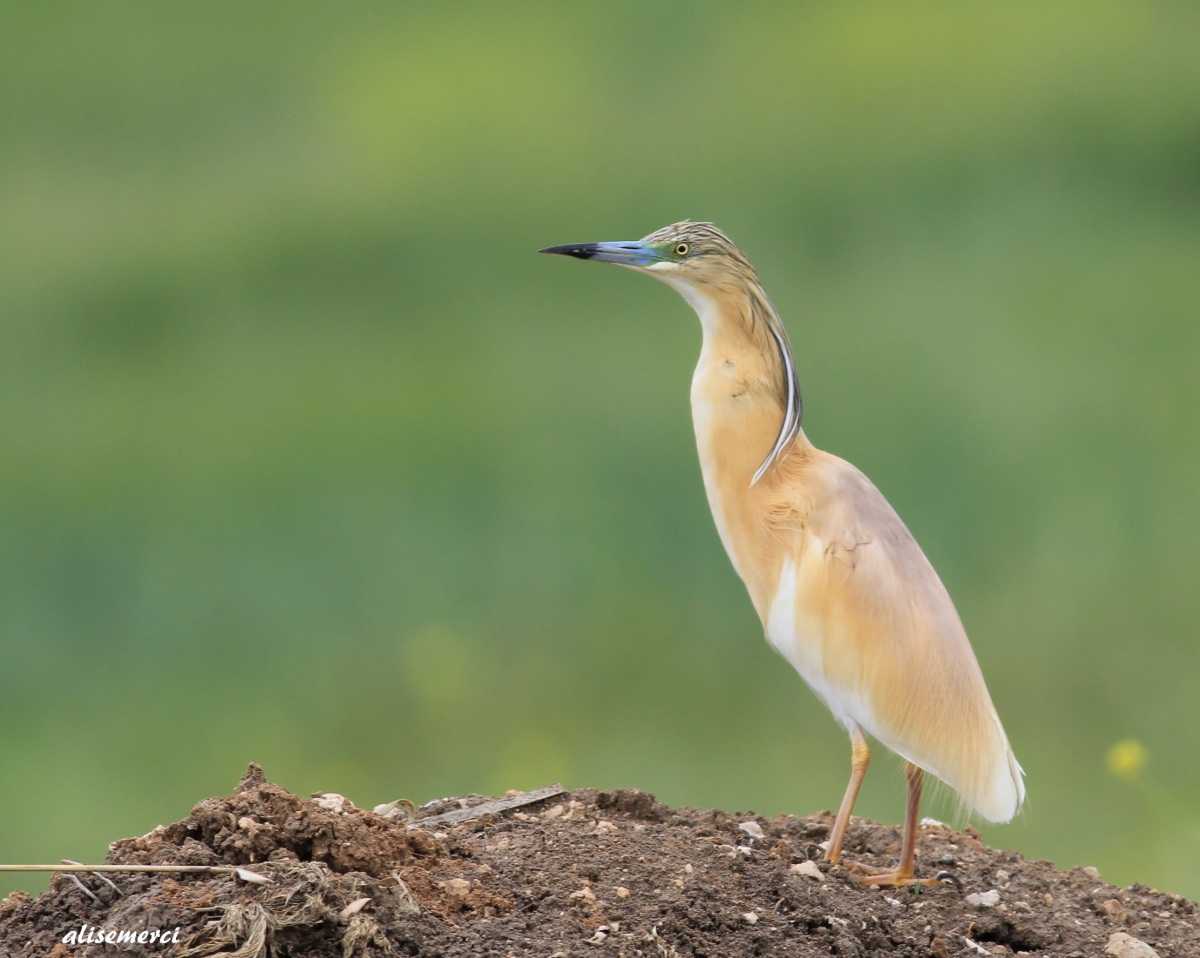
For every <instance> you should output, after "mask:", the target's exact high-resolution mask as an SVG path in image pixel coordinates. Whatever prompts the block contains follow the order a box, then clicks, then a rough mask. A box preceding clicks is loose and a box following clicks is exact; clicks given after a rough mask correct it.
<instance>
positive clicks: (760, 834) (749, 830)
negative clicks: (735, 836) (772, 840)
mask: <svg viewBox="0 0 1200 958" xmlns="http://www.w3.org/2000/svg"><path fill="white" fill-rule="evenodd" d="M738 828H740V829H741V830H742V831H744V832H745V833H746V834H747V835H749V836H750V837H751V838H766V837H767V833H766V832H764V831H763V830H762V826H761V825H760V824H758V822H755V821H749V822H742V823H741V824H740V825H738Z"/></svg>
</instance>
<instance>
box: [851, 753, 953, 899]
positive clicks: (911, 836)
mask: <svg viewBox="0 0 1200 958" xmlns="http://www.w3.org/2000/svg"><path fill="white" fill-rule="evenodd" d="M904 777H905V778H906V779H908V808H907V810H906V811H905V815H904V835H903V837H902V838H901V840H900V862H899V864H898V865H897V866H896V869H895V871H890V872H889V871H886V870H885V871H880V872H878V873H873V874H869V875H867V876H866V877H865V878H862V879H860V881H862V883H863V884H864V885H890V886H892V887H894V888H900V887H903V886H905V885H936V884H937V879H936V878H913V871H914V866H915V864H916V856H917V809H918V808H919V807H920V805H921V785H922V783H923V782H924V779H925V772H924V771H923V770H922V769H920V768H918V767H917V766H916V765H913V764H912V763H911V762H908V763H906V764H905V766H904ZM859 870H861V871H868V869H865V868H862V867H861V866H859Z"/></svg>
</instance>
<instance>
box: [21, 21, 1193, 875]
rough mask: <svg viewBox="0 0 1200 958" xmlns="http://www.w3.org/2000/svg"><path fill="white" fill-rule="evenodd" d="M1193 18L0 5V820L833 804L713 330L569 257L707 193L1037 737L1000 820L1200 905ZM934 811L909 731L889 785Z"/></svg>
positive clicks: (43, 834)
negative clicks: (616, 789)
mask: <svg viewBox="0 0 1200 958" xmlns="http://www.w3.org/2000/svg"><path fill="white" fill-rule="evenodd" d="M1197 50H1200V8H1198V7H1196V6H1195V5H1192V4H1185V3H1161V4H1154V3H1137V2H1132V0H1088V2H1083V0H1078V2H1064V3H1057V4H1051V5H1047V4H1040V3H1033V2H1028V3H1009V4H985V3H949V2H945V3H938V2H905V3H898V2H897V3H876V4H846V3H838V2H823V3H806V4H798V3H797V4H793V3H775V4H772V3H760V4H754V3H749V4H737V5H732V4H718V3H693V4H682V3H672V2H663V3H632V2H621V0H617V2H612V3H607V4H604V5H601V6H597V5H583V4H570V5H567V4H534V3H530V4H520V3H509V4H483V3H479V4H470V3H439V4H415V3H414V4H404V3H377V4H368V3H347V4H318V3H302V2H292V3H287V4H283V3H261V4H243V3H232V2H210V3H204V4H149V3H142V4H138V3H104V4H59V3H46V4H25V5H9V6H7V7H6V8H5V10H4V11H3V13H2V14H0V210H2V211H3V213H2V215H0V728H2V729H3V730H4V732H3V735H2V736H0V793H2V794H3V795H4V802H3V811H2V812H0V816H2V817H0V860H5V861H8V862H33V861H38V862H42V861H55V860H57V859H59V858H63V857H69V858H75V859H81V860H87V861H93V860H98V859H100V858H102V857H103V855H104V853H105V846H106V844H107V843H108V842H109V841H111V840H114V839H117V838H120V837H124V836H128V835H133V834H141V833H144V832H146V831H148V830H150V829H151V828H153V827H154V826H155V825H157V824H159V823H160V822H170V821H174V820H177V819H179V818H182V817H184V816H185V815H186V814H187V812H188V810H189V808H190V806H191V804H192V803H193V802H195V801H197V800H199V799H200V798H203V797H205V796H208V795H213V794H222V793H227V792H228V791H229V790H230V789H231V788H232V787H233V785H234V784H235V783H236V781H237V779H238V777H239V776H240V774H241V772H242V771H243V769H244V767H245V765H246V763H247V762H249V761H250V760H255V761H258V762H261V763H262V764H263V765H264V766H265V768H266V771H267V774H268V776H269V777H270V778H271V779H272V780H274V781H277V782H279V783H281V784H283V785H286V786H287V787H289V788H291V789H293V790H295V791H297V792H299V793H302V794H303V793H307V792H310V791H313V790H318V789H319V790H327V791H337V792H342V793H344V794H346V795H347V796H349V797H350V798H351V799H353V800H354V801H355V802H356V803H358V804H360V805H366V806H371V805H374V804H376V803H378V802H383V801H387V800H390V799H394V798H397V797H400V796H404V797H407V798H410V799H412V800H414V801H416V802H423V801H426V800H429V799H432V798H435V797H438V796H442V795H451V794H461V793H466V792H470V791H478V792H485V793H498V792H503V791H504V790H505V789H509V788H528V787H534V786H538V785H543V784H546V783H547V782H550V781H556V780H561V781H563V782H564V783H565V784H567V785H568V786H584V785H594V786H602V787H612V786H637V787H641V788H645V789H649V790H652V791H654V792H656V793H657V794H658V796H659V797H660V798H661V799H663V800H665V801H668V802H671V803H677V804H687V805H692V806H700V807H705V806H721V807H725V808H728V809H743V810H745V809H754V810H756V811H758V812H760V813H764V814H775V813H778V812H782V811H788V812H794V813H808V812H813V811H816V810H819V809H824V808H830V807H836V804H837V802H838V800H839V798H840V796H841V792H842V788H843V786H844V783H845V778H846V776H847V774H848V766H849V748H848V743H847V740H846V737H845V735H844V733H843V731H842V730H840V729H839V727H838V726H837V725H835V723H834V722H833V721H832V720H831V719H830V717H829V715H828V714H827V713H826V712H825V710H824V709H823V707H822V706H821V705H820V704H819V703H818V702H817V700H816V699H815V698H814V697H813V696H812V695H811V693H809V692H808V691H807V690H806V689H805V688H804V686H803V684H802V682H801V681H800V680H799V679H798V678H797V677H796V676H795V674H794V673H793V672H792V671H791V669H789V668H788V667H787V666H786V665H785V664H784V663H783V661H782V660H780V659H779V658H778V657H777V656H776V655H775V654H774V653H773V652H772V651H771V650H770V649H769V647H768V646H767V644H766V643H765V642H764V641H763V639H762V636H761V630H760V627H759V625H758V622H757V620H756V618H755V616H754V613H753V611H752V609H751V607H750V604H749V601H748V599H747V598H746V596H745V595H744V592H743V589H742V586H741V583H740V582H739V581H738V580H737V578H736V576H735V574H734V573H733V571H732V569H731V568H730V566H729V563H728V561H727V559H726V558H725V556H724V554H723V552H722V549H721V546H720V543H719V541H718V539H717V536H716V533H715V532H714V530H713V528H712V522H711V519H710V517H709V514H708V509H707V506H706V503H705V499H704V495H703V490H702V487H701V483H700V477H699V469H698V466H697V463H696V455H695V450H694V447H693V439H692V435H691V424H690V415H689V409H688V398H687V397H688V386H689V382H690V376H691V369H692V365H693V363H694V361H695V357H696V354H697V350H698V346H699V328H698V324H697V322H696V319H695V317H694V316H693V315H692V313H691V312H690V310H689V309H688V308H687V306H686V305H685V304H684V303H683V302H682V301H681V300H680V299H679V297H678V296H677V295H676V294H674V293H673V292H672V291H670V290H669V289H667V288H666V287H663V286H661V285H659V284H656V283H653V282H650V281H648V280H646V279H644V278H641V277H635V276H634V275H632V274H629V273H626V272H624V271H620V270H614V269H610V268H606V267H601V266H596V265H592V264H586V265H585V264H581V263H575V262H567V261H562V260H553V259H550V258H547V257H540V256H537V255H535V253H534V250H536V249H537V248H538V247H541V246H545V245H549V244H553V243H566V242H574V241H584V240H608V239H636V238H638V237H640V236H642V235H644V234H645V233H648V232H650V231H652V230H654V229H656V228H658V227H660V226H662V225H664V224H666V223H669V222H672V221H675V220H678V219H683V218H688V217H690V218H694V219H707V220H712V221H714V222H716V223H717V224H718V225H719V226H721V227H722V228H724V229H725V230H726V231H727V232H729V233H730V234H731V235H732V236H733V237H734V238H735V240H737V241H738V242H739V243H740V244H741V245H742V246H743V247H744V248H745V250H746V251H747V252H748V254H749V255H750V256H751V258H752V259H753V260H754V262H755V263H756V265H757V266H758V269H759V272H760V274H761V275H762V277H763V279H764V282H765V283H766V286H767V288H768V290H769V291H770V293H771V295H772V297H773V299H774V301H775V303H776V305H777V306H778V307H779V309H780V311H781V313H782V314H783V316H784V319H785V322H786V324H787V326H788V328H789V331H790V334H791V337H792V341H793V344H794V345H795V348H796V352H797V359H798V364H799V368H800V373H801V379H802V384H803V387H804V392H805V399H806V421H805V424H806V428H807V431H808V434H809V436H810V437H811V438H812V439H813V441H814V442H816V443H817V444H818V445H820V446H822V447H823V448H826V449H829V450H831V451H833V452H836V453H838V454H839V455H842V456H844V457H846V458H848V459H850V460H851V461H853V462H854V463H856V464H857V465H858V466H860V467H861V468H862V469H864V470H865V471H866V472H867V474H868V475H870V476H871V477H872V478H873V479H874V481H875V482H876V484H877V485H879V486H880V488H881V489H882V490H883V491H884V493H885V494H886V495H887V496H888V497H889V498H890V499H891V501H892V502H893V504H894V505H895V506H896V507H897V509H898V510H899V512H900V513H901V515H902V516H903V517H904V518H905V520H906V521H907V523H908V524H909V526H910V528H911V529H912V530H913V531H914V533H915V534H916V535H917V537H918V539H919V540H920V541H921V543H922V544H923V546H924V548H925V550H926V552H927V553H928V554H929V556H930V557H931V559H932V560H933V562H934V564H935V566H936V567H937V568H938V570H939V572H940V574H941V575H942V577H943V579H944V580H945V581H946V583H947V585H948V586H949V588H950V591H951V593H952V594H953V595H954V597H955V599H956V602H957V604H958V607H959V610H960V612H961V614H962V616H963V618H964V620H965V622H966V624H967V626H968V630H969V631H970V633H971V635H972V637H973V641H974V644H975V647H976V650H977V653H978V656H979V658H980V660H981V662H982V665H983V668H984V672H985V674H986V675H987V677H988V681H989V684H990V687H991V689H992V693H993V696H994V698H995V700H996V704H997V707H998V708H999V710H1000V713H1001V715H1002V716H1003V718H1004V720H1005V723H1006V725H1007V728H1008V731H1009V734H1010V737H1011V739H1012V742H1013V744H1014V747H1015V749H1016V751H1017V754H1018V757H1019V758H1020V760H1021V761H1022V763H1023V764H1024V766H1025V768H1026V770H1027V772H1028V785H1029V796H1030V799H1029V805H1028V809H1027V811H1026V812H1025V813H1023V814H1022V816H1021V818H1020V819H1019V820H1018V821H1017V822H1016V823H1015V824H1013V825H1008V826H988V827H984V828H983V832H984V835H985V838H986V839H987V840H988V841H990V842H992V843H994V844H998V845H1000V846H1001V847H1006V848H1012V849H1016V850H1019V851H1020V852H1022V853H1023V854H1025V855H1027V856H1029V857H1032V858H1050V859H1053V860H1054V861H1055V862H1057V863H1058V864H1060V865H1062V866H1071V865H1076V864H1087V865H1096V866H1098V867H1099V868H1100V869H1101V871H1102V873H1103V875H1104V877H1106V878H1108V879H1110V880H1112V881H1116V882H1120V883H1130V882H1134V881H1141V882H1145V883H1148V884H1151V885H1154V886H1157V887H1160V888H1163V889H1166V890H1171V891H1176V892H1181V893H1186V894H1189V895H1190V896H1192V897H1197V896H1200V806H1198V803H1197V800H1196V798H1195V796H1196V795H1197V794H1198V793H1200V762H1198V761H1197V758H1196V757H1197V755H1200V704H1198V696H1197V693H1198V685H1200V681H1198V679H1200V643H1198V642H1197V625H1198V623H1200V601H1198V595H1200V590H1198V589H1197V585H1196V578H1197V573H1198V571H1200V534H1198V533H1200V481H1198V475H1200V468H1198V467H1200V454H1198V453H1200V444H1198V442H1197V433H1198V432H1200V412H1198V405H1200V376H1198V375H1197V373H1198V370H1200V325H1198V319H1200V216H1198V214H1200V56H1198V55H1197ZM1127 738H1131V739H1135V740H1137V741H1138V742H1140V743H1141V744H1142V745H1143V746H1144V748H1145V750H1146V753H1147V755H1148V762H1147V763H1146V765H1145V767H1144V769H1142V770H1141V771H1140V773H1138V774H1134V775H1131V776H1130V778H1129V780H1123V779H1121V778H1118V777H1117V776H1115V775H1114V774H1112V773H1111V772H1110V770H1109V769H1108V767H1107V766H1106V762H1105V756H1106V754H1107V752H1108V750H1109V749H1110V747H1111V746H1112V745H1113V744H1114V743H1115V742H1117V741H1119V740H1122V739H1127ZM902 803H903V787H902V776H901V774H900V769H899V766H898V764H897V763H895V762H891V763H890V764H889V763H888V762H886V761H883V760H880V761H879V762H878V763H877V767H876V768H875V770H874V772H873V774H872V775H871V776H869V777H868V780H867V784H866V787H865V789H864V792H863V795H862V798H861V800H860V805H859V809H858V810H859V811H860V812H861V813H862V814H863V815H867V816H870V817H873V818H876V819H880V820H883V821H889V822H898V821H899V820H900V818H901V815H902ZM953 808H954V804H953V802H952V801H950V800H948V799H947V800H942V801H941V802H939V801H937V800H934V801H931V802H929V803H927V806H926V812H927V814H931V815H935V816H942V817H949V816H952V815H953ZM18 885H19V886H21V887H27V888H33V889H36V888H40V887H44V885H45V880H44V878H43V877H40V876H34V877H25V878H23V879H20V880H11V881H9V880H6V881H5V882H3V883H0V890H3V889H7V888H11V887H17V886H18Z"/></svg>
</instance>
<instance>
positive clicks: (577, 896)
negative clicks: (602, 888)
mask: <svg viewBox="0 0 1200 958" xmlns="http://www.w3.org/2000/svg"><path fill="white" fill-rule="evenodd" d="M567 898H568V900H570V901H582V902H587V903H588V904H592V903H594V902H595V901H596V893H595V892H594V891H592V890H591V889H590V888H588V887H587V886H586V885H584V887H583V888H581V889H579V891H573V892H571V894H569V895H568V896H567Z"/></svg>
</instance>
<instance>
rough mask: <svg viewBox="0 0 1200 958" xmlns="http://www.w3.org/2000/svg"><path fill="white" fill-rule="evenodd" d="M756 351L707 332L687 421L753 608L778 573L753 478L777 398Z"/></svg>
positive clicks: (772, 426) (774, 419) (775, 425)
mask: <svg viewBox="0 0 1200 958" xmlns="http://www.w3.org/2000/svg"><path fill="white" fill-rule="evenodd" d="M761 372H762V371H761V370H760V369H758V368H757V366H756V363H755V358H754V357H753V356H747V355H745V354H744V352H743V351H742V350H740V349H738V348H737V346H736V345H732V346H730V345H724V346H723V344H722V343H720V341H719V340H716V341H714V339H713V338H709V337H706V341H705V346H704V348H703V349H702V350H701V355H700V362H699V363H698V364H697V366H696V372H695V375H694V376H693V378H692V396H691V399H692V423H693V425H694V427H695V430H696V450H697V452H698V454H699V458H700V471H701V473H702V475H703V477H704V489H705V493H706V494H707V497H708V504H709V508H710V509H711V510H712V516H713V522H714V523H715V525H716V527H717V533H718V534H719V535H720V537H721V542H722V544H723V545H724V546H725V551H726V553H728V555H729V558H730V561H731V562H732V563H733V566H734V568H735V569H736V570H737V573H738V575H740V576H741V578H742V581H743V582H745V584H746V587H747V589H749V591H750V595H751V598H752V600H753V601H754V603H755V606H756V608H757V609H758V611H759V614H760V615H765V612H766V603H767V602H768V598H769V592H770V591H771V590H772V589H773V587H774V584H775V580H776V579H777V578H778V567H779V563H780V562H781V561H782V550H773V549H771V548H770V543H769V541H768V540H769V539H770V537H769V535H768V531H769V530H768V523H767V519H768V517H767V515H766V504H765V502H764V497H763V488H762V484H761V483H760V484H759V485H758V486H754V485H752V481H753V478H754V474H755V472H756V471H757V470H758V467H759V466H760V465H762V462H763V460H764V459H765V458H766V457H767V455H768V454H769V453H770V451H771V447H772V445H773V443H774V441H775V437H776V435H777V434H778V431H779V426H780V423H781V421H782V415H783V413H782V409H781V407H780V403H779V400H778V397H777V396H776V395H775V394H774V391H773V390H772V389H771V388H770V386H769V384H768V383H765V382H764V379H763V376H762V375H761Z"/></svg>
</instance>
